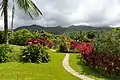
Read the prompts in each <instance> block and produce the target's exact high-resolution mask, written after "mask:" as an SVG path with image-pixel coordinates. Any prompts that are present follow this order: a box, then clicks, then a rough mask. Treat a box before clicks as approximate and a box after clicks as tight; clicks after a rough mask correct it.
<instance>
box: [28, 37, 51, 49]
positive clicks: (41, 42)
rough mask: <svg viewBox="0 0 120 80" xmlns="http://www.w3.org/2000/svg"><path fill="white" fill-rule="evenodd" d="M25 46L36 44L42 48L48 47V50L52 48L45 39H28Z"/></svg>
mask: <svg viewBox="0 0 120 80" xmlns="http://www.w3.org/2000/svg"><path fill="white" fill-rule="evenodd" d="M27 44H28V45H32V44H38V45H42V46H48V47H50V48H51V47H52V46H53V43H52V42H50V41H49V40H48V39H47V38H39V39H29V40H27Z"/></svg>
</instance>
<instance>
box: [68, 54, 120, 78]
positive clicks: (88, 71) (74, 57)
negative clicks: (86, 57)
mask: <svg viewBox="0 0 120 80" xmlns="http://www.w3.org/2000/svg"><path fill="white" fill-rule="evenodd" d="M79 56H80V55H78V54H71V55H70V60H69V64H70V66H71V67H72V68H73V69H74V70H75V71H77V72H79V73H80V74H84V75H86V76H89V77H91V78H93V79H95V80H119V78H118V79H115V78H114V79H113V78H111V77H107V76H104V75H102V74H101V73H100V72H98V70H96V69H92V68H90V67H89V66H87V65H86V64H85V63H84V62H83V60H82V58H81V57H79Z"/></svg>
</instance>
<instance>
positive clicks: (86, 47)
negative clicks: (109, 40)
mask: <svg viewBox="0 0 120 80" xmlns="http://www.w3.org/2000/svg"><path fill="white" fill-rule="evenodd" d="M70 45H71V49H77V50H79V51H80V53H82V54H90V53H92V51H93V45H92V43H90V42H75V41H71V43H70Z"/></svg>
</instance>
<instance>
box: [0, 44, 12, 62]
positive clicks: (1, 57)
mask: <svg viewBox="0 0 120 80" xmlns="http://www.w3.org/2000/svg"><path fill="white" fill-rule="evenodd" d="M9 54H12V48H11V47H10V46H9V45H6V44H5V45H1V46H0V62H6V61H9V59H8V58H9Z"/></svg>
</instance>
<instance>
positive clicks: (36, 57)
mask: <svg viewBox="0 0 120 80" xmlns="http://www.w3.org/2000/svg"><path fill="white" fill-rule="evenodd" d="M20 59H21V61H23V62H32V63H42V62H43V63H45V62H48V61H50V55H49V53H48V52H47V51H46V50H45V48H44V47H42V46H40V45H29V46H27V47H26V48H25V49H22V51H21V55H20Z"/></svg>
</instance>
